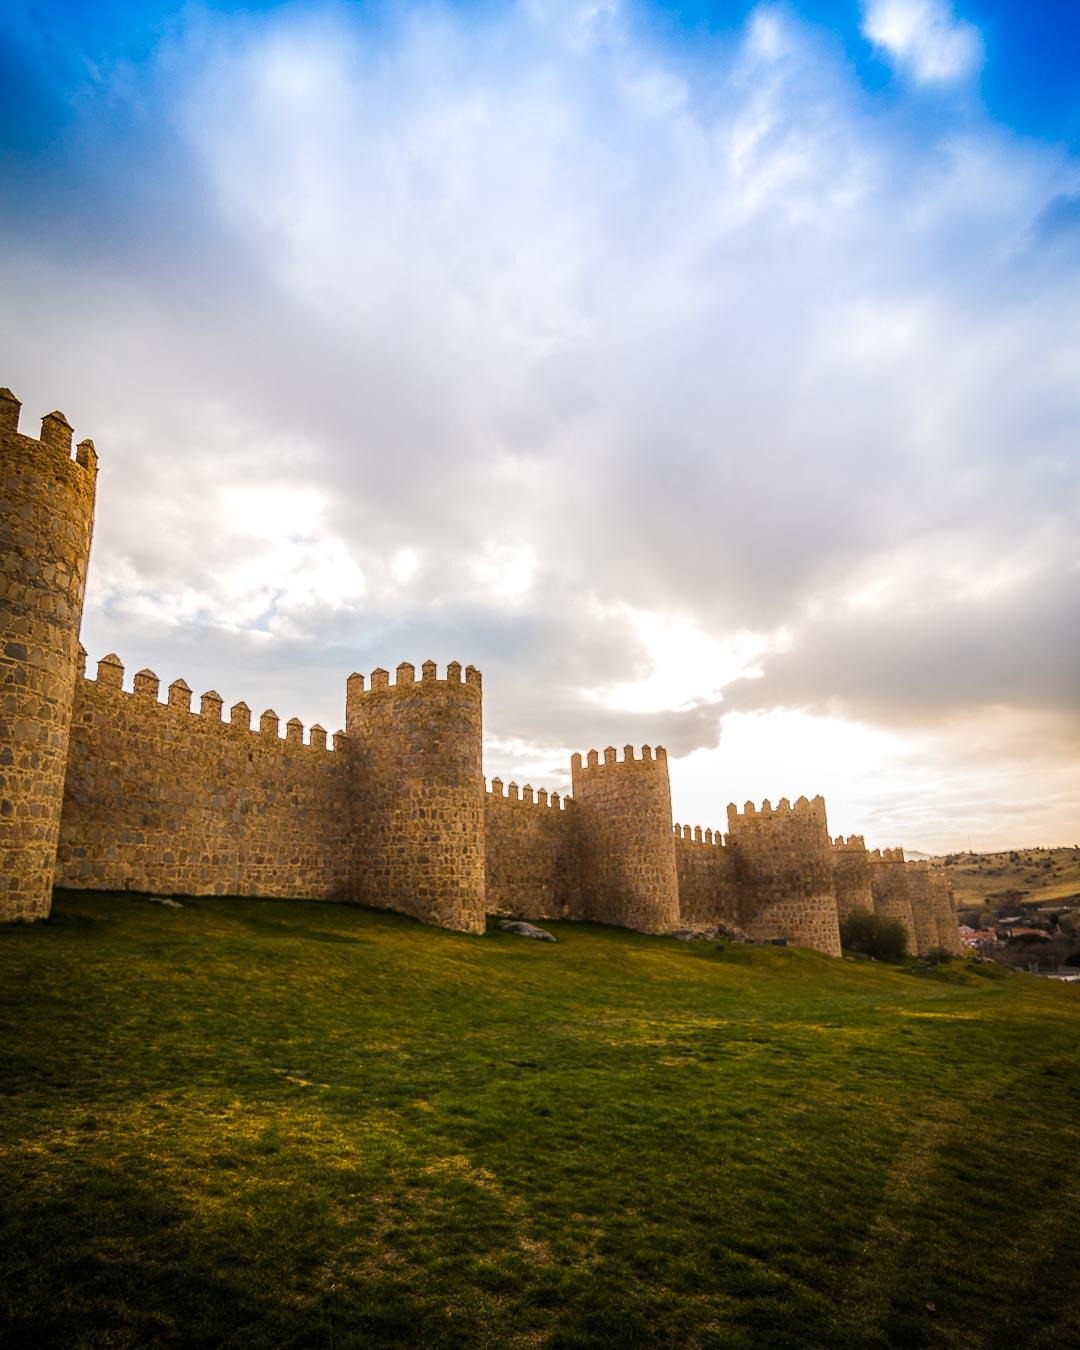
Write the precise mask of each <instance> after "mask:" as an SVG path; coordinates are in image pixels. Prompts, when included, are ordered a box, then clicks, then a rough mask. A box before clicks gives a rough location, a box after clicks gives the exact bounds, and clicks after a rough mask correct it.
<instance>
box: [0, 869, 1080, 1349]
mask: <svg viewBox="0 0 1080 1350" xmlns="http://www.w3.org/2000/svg"><path fill="white" fill-rule="evenodd" d="M548 926H549V927H550V928H551V929H552V930H553V931H555V932H556V933H557V935H558V937H559V943H558V945H552V944H544V943H534V942H528V941H524V940H522V939H520V938H517V937H512V936H509V935H506V934H503V933H499V932H493V933H490V934H489V935H488V936H487V937H486V938H470V937H463V936H459V935H456V934H451V933H444V932H440V931H438V930H436V929H431V928H424V927H422V926H420V925H418V924H414V923H411V922H409V921H408V920H405V919H401V918H399V917H397V916H394V915H384V914H377V913H371V912H367V911H364V910H360V909H354V908H347V907H343V906H340V907H339V906H334V905H325V906H318V905H305V904H300V903H287V902H276V901H275V902H271V901H239V900H237V901H222V900H198V901H191V902H188V904H187V905H186V906H185V908H183V909H178V910H168V909H164V908H162V907H161V906H158V905H152V904H150V903H148V902H146V901H145V900H142V899H139V898H132V897H119V896H105V895H95V894H81V895H78V894H72V893H67V894H60V895H58V896H57V899H56V908H55V913H54V917H53V919H52V920H51V921H50V922H49V923H48V924H44V925H39V926H37V927H33V928H12V929H8V930H5V931H3V932H2V933H0V1020H2V1023H3V1026H2V1031H0V1046H2V1050H0V1055H2V1058H3V1068H2V1075H0V1091H2V1094H3V1097H2V1104H0V1110H2V1117H0V1144H2V1150H3V1154H2V1158H3V1161H2V1172H0V1265H2V1277H0V1344H4V1345H10V1346H20V1347H25V1346H41V1345H49V1344H65V1345H70V1344H80V1345H87V1346H91V1345H92V1346H110V1347H111V1346H145V1345H154V1344H159V1345H179V1344H185V1345H218V1344H224V1345H236V1346H323V1345H325V1346H335V1347H341V1346H363V1347H368V1346H383V1345H386V1346H390V1345H393V1346H398V1345H412V1344H421V1343H423V1344H429V1345H440V1346H441V1345H447V1346H471V1345H489V1346H534V1345H535V1346H558V1347H589V1346H634V1345H648V1346H653V1345H660V1346H696V1345H701V1346H746V1347H751V1346H753V1347H758V1346H802V1345H828V1346H851V1347H864V1346H885V1345H896V1346H919V1345H927V1346H930V1345H934V1346H937V1345H946V1346H1000V1347H1003V1348H1004V1347H1014V1346H1020V1345H1034V1346H1065V1345H1075V1344H1077V1342H1078V1339H1080V1280H1078V1279H1077V1275H1076V1254H1077V1251H1078V1250H1080V1182H1078V1171H1077V1166H1076V1162H1077V1157H1078V1156H1080V1052H1078V1046H1080V991H1078V990H1076V989H1074V988H1070V987H1066V986H1062V985H1056V984H1053V983H1050V982H1046V981H1038V980H1035V979H1032V978H1029V977H1026V976H1007V975H1004V976H1001V977H1000V978H987V977H985V976H982V975H979V974H976V973H975V971H974V969H973V968H971V967H962V966H960V965H959V964H954V965H951V966H948V967H944V968H941V969H938V970H935V971H933V972H930V973H926V974H913V973H911V972H910V971H908V970H903V969H891V968H887V967H884V966H879V965H876V964H874V963H870V962H865V961H836V960H831V959H829V958H827V957H822V956H819V955H816V954H814V953H810V952H802V951H795V950H790V949H789V950H780V949H765V948H759V947H731V946H729V947H728V948H727V949H726V950H725V951H722V952H719V951H715V950H713V948H712V946H711V945H709V944H695V945H693V946H691V945H688V944H683V943H679V942H676V941H674V940H670V939H658V938H646V937H642V936H639V935H637V934H633V933H626V932H620V931H618V930H614V929H603V928H599V927H595V926H591V925H571V924H551V925H548ZM929 1305H933V1307H932V1309H931V1307H930V1306H929Z"/></svg>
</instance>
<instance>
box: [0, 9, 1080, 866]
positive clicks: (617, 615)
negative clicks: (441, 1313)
mask: <svg viewBox="0 0 1080 1350" xmlns="http://www.w3.org/2000/svg"><path fill="white" fill-rule="evenodd" d="M187 13H188V15H189V19H188V26H187V27H183V26H180V27H179V28H177V29H176V30H175V36H174V40H173V45H172V46H171V47H170V48H168V50H165V49H162V50H161V51H159V52H158V53H157V55H156V57H155V61H154V62H153V63H151V65H150V66H148V67H133V68H131V69H127V68H125V71H124V72H123V83H122V85H118V86H117V87H116V88H113V87H111V86H110V85H109V82H108V77H107V73H106V75H104V76H103V89H104V91H105V93H106V94H107V95H108V97H104V96H103V101H102V103H101V104H100V105H95V104H94V103H93V101H92V100H90V101H84V102H83V103H82V104H80V110H81V115H83V116H84V117H85V118H86V119H87V120H86V123H85V124H80V125H78V126H76V128H75V130H74V132H73V133H72V134H71V139H70V141H69V142H65V140H64V134H65V133H64V132H62V131H57V133H56V144H55V145H53V146H52V147H51V148H50V159H49V161H48V162H49V163H50V164H53V165H59V167H58V168H57V169H56V172H58V173H59V172H60V171H61V169H62V168H63V167H64V164H63V160H64V156H65V154H66V155H67V156H68V158H69V159H70V161H71V164H70V166H68V167H69V172H67V173H66V174H65V176H64V180H63V181H64V183H65V193H64V195H63V203H64V209H63V211H62V212H60V211H59V210H58V208H57V206H56V203H57V201H58V200H60V198H58V197H57V194H56V191H55V187H54V185H52V184H51V183H48V182H46V185H45V186H46V187H47V188H48V190H47V191H46V190H45V188H43V187H42V186H41V184H40V183H39V182H38V180H37V179H33V180H30V179H28V180H25V181H18V180H17V178H16V177H12V179H11V181H10V182H9V188H10V190H11V195H12V199H13V200H18V201H19V202H20V203H21V207H22V210H21V212H20V213H13V214H11V215H10V216H9V217H5V220H4V222H3V223H0V242H2V243H3V245H4V247H3V249H2V250H0V283H2V286H3V293H4V296H5V305H6V309H7V313H8V315H9V322H8V324H6V325H5V326H4V330H3V332H2V333H0V362H2V365H0V369H2V378H3V381H4V383H6V384H9V385H10V386H11V387H12V388H14V389H15V390H16V392H17V393H19V394H20V395H21V396H22V397H23V398H24V399H25V401H26V403H27V405H28V415H29V410H30V409H33V410H37V411H40V410H44V409H46V408H51V407H54V406H56V405H57V404H58V403H59V405H60V406H61V407H63V408H64V409H65V411H67V412H68V413H69V414H70V415H71V417H72V419H73V421H74V422H75V423H76V425H77V428H78V431H79V434H80V435H82V434H91V435H93V436H94V437H95V439H96V441H97V444H98V448H99V452H100V454H101V457H102V458H101V464H102V473H101V479H100V489H99V504H98V517H97V529H96V537H95V543H94V558H93V563H92V569H91V590H90V595H89V600H88V608H87V614H86V621H85V632H86V643H87V646H88V647H89V648H90V650H91V653H92V654H93V655H97V654H100V653H102V652H104V651H107V650H109V649H115V650H116V651H118V652H119V653H120V654H121V655H122V656H123V657H124V659H125V661H126V663H127V664H128V667H129V669H135V668H137V667H138V666H140V665H144V664H148V665H150V666H151V667H152V668H154V669H156V670H158V671H159V673H160V674H161V675H162V677H163V678H171V677H172V676H175V675H177V674H182V675H183V676H184V677H185V678H187V679H188V680H189V682H190V683H191V684H192V685H193V686H195V687H197V688H206V687H208V686H210V685H213V686H215V687H218V688H219V689H220V691H221V692H222V693H223V694H224V695H225V696H226V699H227V700H230V699H235V698H238V697H243V698H245V699H246V700H247V701H248V702H250V703H251V705H252V706H253V707H254V706H257V705H259V704H262V705H263V706H265V704H267V703H269V704H271V705H272V706H274V707H276V708H278V710H279V711H281V712H282V713H283V715H285V714H287V713H291V712H293V711H295V712H296V713H298V714H299V715H300V716H302V717H303V718H304V720H311V719H313V718H318V719H319V720H320V721H322V722H323V723H324V724H325V725H327V726H330V727H334V726H337V725H340V722H341V704H342V689H343V678H344V675H345V674H346V673H347V672H348V671H349V670H350V669H353V668H356V669H360V670H370V669H372V668H373V667H374V666H376V665H382V666H385V667H392V666H394V665H396V664H397V662H398V661H399V660H402V659H408V660H412V661H414V662H419V661H422V660H424V659H427V658H428V657H431V658H432V659H435V660H438V661H439V662H440V663H443V662H445V661H447V660H451V659H459V660H461V661H463V662H467V661H472V662H474V663H475V664H477V665H478V666H479V667H480V668H481V669H482V670H483V671H484V675H485V727H486V729H487V731H488V733H489V735H490V737H491V739H490V741H489V745H488V760H487V767H488V772H489V773H501V775H502V776H503V777H504V778H509V777H511V776H517V777H518V778H519V781H523V780H524V779H525V778H526V777H528V778H531V779H532V781H533V782H534V784H536V783H539V782H546V783H547V784H548V785H554V784H555V783H557V782H559V781H564V780H559V779H558V778H556V777H552V776H545V775H548V774H550V775H555V774H556V773H565V767H563V768H561V769H560V768H559V766H560V765H561V766H565V760H566V755H567V753H568V751H569V750H570V749H582V750H584V749H588V748H589V747H590V746H598V747H602V746H603V745H606V744H608V743H612V744H616V745H622V744H624V743H627V742H633V743H635V744H641V743H643V742H648V743H650V744H656V743H663V744H667V746H668V748H669V751H670V752H671V759H672V769H673V782H674V784H675V790H676V795H677V797H678V799H679V801H680V805H679V807H678V810H679V812H680V814H681V815H683V816H684V817H685V818H688V819H689V820H691V821H692V822H693V823H701V824H706V823H709V821H710V819H712V818H713V817H714V814H715V812H714V807H715V805H716V804H717V802H719V803H720V804H721V805H722V804H723V803H724V802H726V800H727V799H728V797H729V796H730V797H732V798H736V799H738V800H742V799H744V798H745V797H748V796H756V797H762V796H770V797H773V798H776V797H778V796H780V795H782V794H783V793H785V792H786V793H787V795H789V796H790V795H798V793H800V792H807V793H812V792H815V791H818V790H821V791H825V792H826V793H827V794H828V796H829V804H830V809H831V812H832V815H833V818H834V823H835V824H836V827H837V829H838V830H839V829H840V828H843V829H844V831H845V832H848V831H850V830H857V829H859V828H860V827H861V828H864V829H865V830H866V833H867V834H869V835H871V836H872V837H873V838H874V839H880V840H881V841H883V842H892V841H894V840H898V841H900V842H905V841H907V842H911V843H913V844H915V845H918V844H919V843H920V842H925V841H926V840H927V839H928V838H930V837H931V836H932V835H933V834H934V833H935V831H938V832H940V829H939V827H940V825H941V822H942V821H943V820H947V819H949V818H951V817H952V816H956V817H959V816H961V815H964V816H965V818H968V819H973V820H974V819H975V818H976V817H977V823H976V826H975V828H976V831H977V832H981V833H979V835H978V837H980V838H982V839H984V840H989V839H990V838H991V837H992V835H993V831H994V829H995V828H998V827H996V826H995V825H994V824H993V820H994V813H995V812H997V817H998V819H999V820H1000V831H1001V834H1000V839H1001V840H1002V841H1003V842H1023V839H1022V838H1020V837H1019V836H1018V834H1016V833H1014V830H1015V831H1020V830H1022V831H1023V838H1026V839H1027V840H1028V841H1029V842H1035V841H1036V840H1035V837H1033V836H1035V835H1037V833H1038V822H1039V820H1040V819H1046V820H1047V821H1051V820H1052V821H1055V822H1059V821H1060V820H1061V818H1062V813H1063V810H1064V808H1063V807H1062V805H1061V802H1062V800H1063V799H1064V798H1065V796H1066V794H1067V787H1068V784H1067V782H1066V781H1065V780H1064V779H1063V778H1062V777H1061V775H1057V776H1055V774H1054V773H1053V771H1052V769H1051V761H1052V757H1053V754H1054V753H1057V755H1058V757H1059V759H1061V760H1062V761H1064V760H1065V759H1066V758H1067V757H1068V755H1070V754H1074V753H1075V746H1076V745H1077V741H1078V740H1080V735H1078V733H1077V727H1076V722H1077V718H1076V716H1075V711H1076V691H1075V687H1074V686H1075V680H1074V679H1073V681H1072V685H1071V686H1070V683H1069V680H1070V675H1071V673H1072V672H1073V671H1074V670H1075V668H1076V659H1077V658H1076V649H1075V638H1074V637H1073V636H1072V635H1073V634H1074V633H1076V632H1078V631H1080V620H1077V619H1076V616H1075V614H1074V608H1075V601H1074V600H1071V599H1070V597H1072V596H1075V595H1076V594H1077V588H1076V575H1077V574H1076V570H1075V568H1076V553H1075V542H1074V541H1075V539H1076V537H1077V532H1076V529H1075V512H1076V492H1077V472H1076V445H1077V443H1078V435H1080V402H1078V394H1077V385H1076V381H1075V370H1076V368H1077V366H1078V364H1080V348H1078V346H1077V336H1076V331H1075V321H1074V317H1073V316H1074V315H1075V313H1076V312H1077V308H1078V306H1080V268H1078V266H1077V264H1076V256H1077V255H1075V254H1070V253H1069V252H1068V251H1067V250H1066V249H1065V248H1064V247H1062V246H1061V242H1060V235H1058V236H1057V239H1058V241H1059V242H1058V243H1055V244H1054V246H1053V247H1054V248H1056V249H1057V250H1058V251H1057V252H1054V251H1052V249H1051V248H1050V246H1049V245H1046V244H1045V243H1044V240H1043V235H1042V232H1041V230H1040V225H1039V223H1040V221H1042V220H1043V219H1044V218H1045V214H1046V213H1047V211H1048V210H1051V209H1052V207H1053V204H1054V203H1060V202H1062V201H1070V200H1072V199H1073V198H1075V196H1076V194H1077V192H1078V191H1080V171H1078V166H1077V164H1076V162H1075V161H1074V160H1071V159H1070V158H1069V157H1068V155H1067V153H1066V152H1065V151H1064V150H1063V149H1061V148H1060V147H1058V148H1055V147H1049V146H1045V145H1040V144H1038V143H1036V142H1033V141H1030V140H1024V139H1022V138H1019V137H1017V136H1014V135H1013V134H1011V133H1010V132H1008V131H1007V130H1005V129H1002V128H999V127H996V126H994V125H993V124H992V123H991V122H990V121H989V120H988V118H987V117H986V115H985V113H983V112H980V110H979V108H978V106H977V104H976V103H975V102H974V101H973V100H967V101H965V102H963V104H962V105H961V104H955V103H953V101H951V100H943V101H934V102H933V103H932V104H931V105H929V106H926V105H924V103H923V100H922V98H921V96H920V95H918V94H915V95H914V97H916V98H918V100H919V133H920V134H919V136H918V137H917V138H913V137H912V136H911V119H910V116H909V109H908V108H907V107H906V106H905V104H904V100H905V98H906V97H908V91H907V89H906V88H905V86H904V85H903V84H901V85H900V86H899V87H898V90H897V98H896V99H895V100H891V101H887V102H886V103H885V104H882V103H881V102H880V101H877V100H874V99H873V98H872V97H871V96H869V95H868V94H867V93H866V91H865V90H863V89H862V88H861V87H860V86H859V85H858V83H857V81H856V79H855V77H854V74H853V72H852V70H851V68H850V67H848V66H847V65H845V64H844V63H843V61H842V60H840V59H838V57H837V54H836V51H835V49H834V47H833V46H832V45H831V43H830V42H829V41H828V40H827V39H824V40H823V38H822V36H821V35H820V34H819V33H818V32H817V31H816V30H815V29H814V28H813V27H811V26H809V25H807V24H805V23H802V22H800V21H799V20H798V19H797V18H795V17H793V15H792V13H791V11H790V9H789V8H788V7H785V6H761V7H759V8H758V9H757V10H755V11H754V12H753V14H752V15H751V17H750V19H749V21H748V22H747V23H746V24H745V25H744V26H743V27H742V28H741V29H740V30H739V31H737V32H732V33H729V34H727V35H726V37H725V38H724V39H723V40H720V41H718V42H717V43H715V44H709V45H708V51H707V57H706V56H703V55H702V53H701V52H700V51H698V52H689V51H688V49H687V48H685V47H682V46H666V45H664V44H663V43H662V42H661V41H659V40H658V39H657V37H656V35H655V34H648V33H644V32H642V31H641V30H639V29H637V28H635V26H634V20H633V12H632V11H631V10H629V9H627V10H624V9H622V8H621V7H620V6H618V5H614V4H590V3H586V4H584V5H583V4H575V3H572V0H571V2H570V3H566V4H561V3H557V4H546V3H539V0H537V3H536V4H535V5H524V6H518V7H512V6H511V7H495V8H490V7H489V8H488V9H486V10H476V9H475V8H473V9H471V10H469V11H468V14H467V15H465V14H464V13H463V12H459V11H455V10H453V9H446V8H444V9H435V8H432V7H427V6H425V7H410V6H408V5H406V6H403V7H401V8H400V9H397V8H395V9H394V10H393V12H392V13H390V12H389V11H388V12H387V14H385V15H384V16H383V17H382V18H381V19H380V20H379V22H377V23H373V22H369V21H368V20H367V19H366V18H365V19H364V20H360V19H358V18H357V17H356V13H355V10H354V9H349V8H348V7H341V6H330V7H327V8H325V9H322V8H319V7H317V6H309V5H299V4H295V5H293V4H285V5H281V6H277V7H275V8H273V9H272V10H271V11H268V12H266V13H262V12H259V13H254V12H252V13H250V14H246V15H245V16H243V17H237V16H235V15H233V16H229V15H222V14H214V13H210V12H208V11H206V10H205V9H203V10H197V9H192V10H189V11H187ZM874 25H876V26H874ZM867 34H868V36H870V37H871V39H872V40H874V41H877V42H879V43H880V45H881V47H882V50H883V51H885V52H886V53H887V54H889V56H890V59H891V60H894V61H896V62H897V63H898V64H899V65H900V66H902V67H903V68H904V69H906V70H908V71H909V72H910V75H911V77H912V79H913V80H914V81H919V80H931V79H939V78H940V79H943V78H944V72H946V71H950V72H952V75H951V78H959V74H960V71H961V70H962V69H968V70H970V69H971V68H972V62H973V61H975V60H977V56H978V52H977V46H973V45H972V43H973V42H975V37H974V35H973V33H972V31H971V30H970V28H969V26H968V25H965V24H963V23H962V22H961V21H960V20H958V19H956V18H955V17H953V16H952V12H951V11H950V10H948V9H946V8H944V7H942V6H940V5H936V6H935V5H928V4H925V3H924V4H922V5H915V6H913V5H912V4H910V3H909V4H907V5H904V6H900V5H896V4H894V5H892V6H889V5H882V4H877V5H874V6H873V7H872V8H871V9H869V10H868V13H867ZM875 34H876V36H875ZM43 59H44V58H43ZM965 61H966V62H967V65H966V66H965ZM128 99H131V100H134V101H135V102H136V103H137V110H138V115H137V116H136V115H130V116H129V115H127V114H128V113H129V112H130V111H131V110H130V109H129V107H128V103H127V102H126V101H125V100H128ZM933 119H937V120H936V121H934V120H933ZM120 124H122V125H123V129H124V136H123V138H121V137H120V136H119V135H118V134H117V127H118V125H120ZM89 147H93V153H91V150H90V148H89ZM103 165H105V166H107V172H106V171H105V170H103V169H102V166H103ZM76 170H77V171H76ZM11 172H12V174H13V175H17V166H16V167H15V168H13V169H12V171H11ZM95 174H103V175H104V176H103V177H101V180H100V181H98V179H97V178H95ZM35 194H39V195H35ZM102 200H108V201H109V203H110V209H109V211H108V212H105V213H102V212H101V211H100V209H99V204H100V202H101V201H102ZM1066 216H1067V213H1066ZM80 220H90V221H92V222H93V227H92V229H90V230H86V231H83V232H82V233H81V234H80V235H79V240H78V247H73V244H72V235H71V233H70V231H71V228H72V226H71V222H72V221H80ZM20 222H29V223H27V224H25V226H23V225H22V224H21V223H20ZM57 314H63V316H64V322H63V323H62V324H61V325H59V326H58V325H57V323H56V315H57ZM87 333H92V334H93V341H92V342H87V341H86V334H87ZM758 671H760V678H746V677H747V676H751V675H754V674H755V673H756V672H758ZM739 677H741V678H739ZM733 681H734V683H732V682H733ZM720 694H723V699H720ZM740 719H741V720H740ZM721 721H722V722H723V726H724V728H725V730H724V735H723V739H721V740H720V744H719V746H718V745H717V740H718V736H719V734H720V725H721ZM961 722H962V724H963V727H964V732H965V734H964V735H961V734H959V733H958V732H956V731H955V728H956V727H957V726H959V725H960V724H961ZM1036 725H1037V726H1038V727H1039V728H1041V733H1040V734H1041V737H1042V738H1041V740H1040V747H1041V748H1039V749H1038V750H1037V751H1036V749H1035V748H1033V747H1032V743H1031V738H1030V737H1029V736H1027V735H1026V732H1027V731H1028V730H1030V728H1031V727H1033V726H1036ZM1051 726H1052V727H1054V728H1056V732H1057V737H1058V742H1057V744H1058V748H1057V751H1056V752H1054V751H1051V750H1050V749H1048V748H1047V746H1048V745H1049V744H1050V742H1049V739H1048V735H1049V733H1048V731H1047V728H1050V727H1051ZM1010 727H1011V728H1012V731H1008V730H1007V729H1008V728H1010ZM980 728H984V729H985V738H986V743H988V744H993V745H994V746H995V747H996V750H997V752H998V754H999V760H1000V762H999V763H998V764H997V766H996V767H995V768H994V769H993V776H994V782H995V784H996V787H995V788H994V791H993V792H992V793H987V792H985V791H984V787H985V784H986V783H987V778H988V768H987V761H986V760H985V758H984V757H983V756H982V755H981V752H980V751H979V746H980V745H981V744H982V743H983V740H982V737H983V731H981V730H980ZM1021 733H1025V734H1021ZM755 740H756V741H757V742H758V746H759V749H758V751H757V752H755V750H754V748H753V747H754V742H755ZM785 757H786V758H785ZM691 761H692V762H693V773H692V774H691V775H690V777H689V778H687V777H685V775H684V768H685V766H688V765H690V763H691ZM1025 766H1026V768H1027V770H1028V771H1027V772H1025ZM1051 779H1053V780H1054V781H1055V783H1057V785H1058V786H1057V787H1056V788H1055V790H1054V794H1053V802H1051V801H1050V800H1049V797H1048V798H1047V799H1045V800H1044V796H1043V791H1042V788H1043V784H1044V783H1046V782H1049V781H1050V780H1051ZM695 794H697V795H695ZM974 801H978V802H980V803H981V805H979V807H978V810H977V811H972V810H971V809H970V804H971V803H972V802H974ZM695 803H696V805H695ZM1040 811H1044V815H1043V816H1040V814H1039V813H1040ZM893 819H895V820H896V821H897V825H896V828H895V829H894V828H893V827H892V826H891V825H890V822H891V821H892V820H893ZM871 827H873V828H871ZM901 827H902V828H901ZM1055 828H1056V827H1055ZM1051 834H1052V831H1051V829H1050V828H1049V826H1047V829H1046V837H1047V838H1049V837H1050V835H1051Z"/></svg>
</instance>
